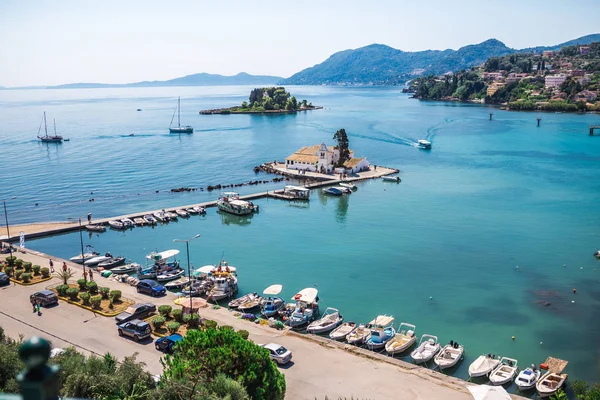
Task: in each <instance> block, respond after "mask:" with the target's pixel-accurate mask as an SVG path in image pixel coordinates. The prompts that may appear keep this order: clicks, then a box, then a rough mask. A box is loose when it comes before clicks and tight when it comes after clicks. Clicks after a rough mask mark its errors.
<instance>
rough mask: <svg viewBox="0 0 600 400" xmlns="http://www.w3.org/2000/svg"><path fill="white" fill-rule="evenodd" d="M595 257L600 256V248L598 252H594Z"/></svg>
mask: <svg viewBox="0 0 600 400" xmlns="http://www.w3.org/2000/svg"><path fill="white" fill-rule="evenodd" d="M594 257H596V258H600V250H598V251H597V252H595V253H594Z"/></svg>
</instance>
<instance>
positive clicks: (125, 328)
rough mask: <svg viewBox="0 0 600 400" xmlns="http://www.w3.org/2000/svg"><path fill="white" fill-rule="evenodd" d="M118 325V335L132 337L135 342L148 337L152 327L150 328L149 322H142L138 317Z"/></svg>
mask: <svg viewBox="0 0 600 400" xmlns="http://www.w3.org/2000/svg"><path fill="white" fill-rule="evenodd" d="M118 327H119V336H129V337H131V338H133V340H135V341H136V342H139V341H140V340H142V339H146V338H149V337H150V333H152V329H151V328H150V324H149V323H147V322H144V321H142V320H139V319H134V320H132V321H129V322H125V323H123V324H121V325H118Z"/></svg>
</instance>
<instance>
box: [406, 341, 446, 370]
mask: <svg viewBox="0 0 600 400" xmlns="http://www.w3.org/2000/svg"><path fill="white" fill-rule="evenodd" d="M441 347H442V346H441V345H440V342H438V338H437V336H433V335H427V334H425V335H423V336H421V341H420V342H419V346H417V348H416V349H414V350H413V352H412V353H410V356H411V357H412V359H413V360H415V362H416V363H417V364H419V363H426V362H427V361H429V360H431V359H432V358H433V357H434V356H435V355H436V354H437V353H438V352H439V351H440V348H441Z"/></svg>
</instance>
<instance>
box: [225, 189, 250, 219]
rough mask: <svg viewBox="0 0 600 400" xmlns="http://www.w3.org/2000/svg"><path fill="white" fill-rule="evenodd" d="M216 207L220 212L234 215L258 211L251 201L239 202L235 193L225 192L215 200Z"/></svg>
mask: <svg viewBox="0 0 600 400" xmlns="http://www.w3.org/2000/svg"><path fill="white" fill-rule="evenodd" d="M217 207H218V208H219V210H221V211H225V212H228V213H230V214H235V215H248V214H251V213H253V212H255V211H258V206H256V205H254V203H252V202H251V201H245V200H241V199H240V196H239V195H238V194H237V193H236V192H225V193H223V194H221V196H220V197H219V199H218V200H217Z"/></svg>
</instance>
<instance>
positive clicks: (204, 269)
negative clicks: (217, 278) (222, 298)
mask: <svg viewBox="0 0 600 400" xmlns="http://www.w3.org/2000/svg"><path fill="white" fill-rule="evenodd" d="M227 267H229V272H235V271H236V268H235V267H232V266H231V265H226V266H221V269H225V268H227ZM216 270H217V267H215V266H214V265H205V266H204V267H200V268H198V269H197V270H195V271H194V276H198V275H201V274H207V275H208V274H212V273H213V272H215V271H216Z"/></svg>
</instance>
